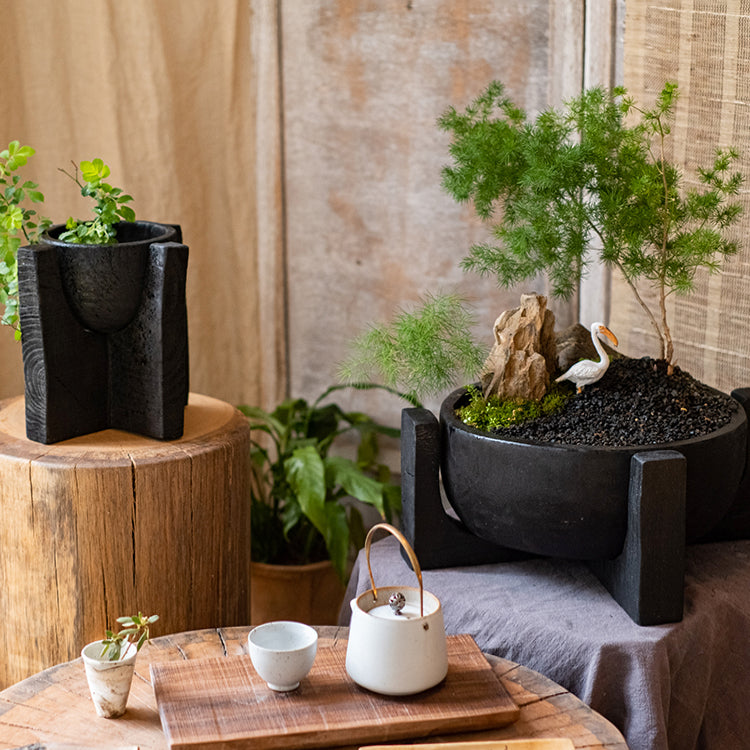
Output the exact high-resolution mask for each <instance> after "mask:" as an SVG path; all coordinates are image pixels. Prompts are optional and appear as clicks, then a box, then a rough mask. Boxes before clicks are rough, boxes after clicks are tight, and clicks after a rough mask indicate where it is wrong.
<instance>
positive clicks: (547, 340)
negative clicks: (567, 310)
mask: <svg viewBox="0 0 750 750" xmlns="http://www.w3.org/2000/svg"><path fill="white" fill-rule="evenodd" d="M554 329H555V316H554V314H553V312H552V311H551V310H548V309H547V298H546V297H544V296H542V295H540V294H523V295H521V306H520V307H517V308H515V309H513V310H506V311H505V312H504V313H503V314H502V315H500V317H499V318H498V319H497V320H496V321H495V326H494V333H495V345H494V346H493V347H492V351H491V352H490V355H489V357H487V361H486V362H485V363H484V368H483V370H482V374H481V376H480V377H481V381H482V388H483V390H484V394H485V396H489V395H492V394H496V395H498V396H499V397H500V398H504V399H507V398H520V399H533V400H536V401H538V400H539V399H541V398H542V397H543V396H544V394H545V393H546V392H547V387H548V386H549V382H550V376H551V375H552V374H553V373H554V371H555V368H556V363H557V351H556V344H555V331H554Z"/></svg>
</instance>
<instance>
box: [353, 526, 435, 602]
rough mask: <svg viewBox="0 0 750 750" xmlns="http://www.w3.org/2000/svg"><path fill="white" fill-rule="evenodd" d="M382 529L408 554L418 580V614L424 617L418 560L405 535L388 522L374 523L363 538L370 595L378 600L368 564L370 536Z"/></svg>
mask: <svg viewBox="0 0 750 750" xmlns="http://www.w3.org/2000/svg"><path fill="white" fill-rule="evenodd" d="M378 529H383V531H387V532H388V533H390V534H393V536H395V537H396V539H398V541H399V542H400V543H401V546H402V547H403V548H404V550H405V551H406V554H407V555H408V556H409V562H410V563H411V566H412V568H414V572H415V573H416V574H417V580H418V581H419V616H420V617H424V587H423V586H422V569H421V568H420V567H419V561H418V560H417V556H416V554H415V553H414V550H413V549H412V547H411V544H409V542H408V541H407V540H406V537H405V536H404V535H403V534H402V533H401V532H400V531H399V530H398V529H397V528H396V527H395V526H391V524H389V523H376V524H375V525H374V526H373V527H372V528H371V529H370V530H369V531H368V532H367V538H366V539H365V557H366V558H367V571H368V572H369V574H370V585H371V586H372V596H373V598H374V599H375V601H377V600H378V590H377V588H375V579H374V578H373V577H372V566H371V565H370V547H371V546H372V537H373V534H374V533H375V531H377V530H378Z"/></svg>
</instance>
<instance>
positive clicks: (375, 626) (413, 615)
mask: <svg viewBox="0 0 750 750" xmlns="http://www.w3.org/2000/svg"><path fill="white" fill-rule="evenodd" d="M378 529H384V530H386V531H388V532H390V533H391V534H393V535H394V536H395V537H396V538H397V539H398V540H399V542H400V543H401V545H402V546H403V547H404V549H405V550H406V553H407V555H408V556H409V561H410V562H411V565H412V567H413V568H414V572H415V573H416V576H417V580H418V582H419V588H412V587H408V586H382V587H380V588H375V581H374V580H373V577H372V567H371V565H370V546H371V544H372V537H373V534H374V532H375V531H377V530H378ZM365 556H366V558H367V569H368V571H369V574H370V583H371V585H372V589H370V590H369V591H365V593H364V594H360V595H359V596H358V597H357V598H356V599H352V601H351V608H352V619H351V624H350V628H349V643H348V646H347V649H346V671H347V672H348V674H349V676H350V677H351V678H352V679H353V680H354V682H356V683H357V684H358V685H360V686H362V687H364V688H367V689H368V690H372V691H374V692H376V693H382V694H384V695H411V694H413V693H419V692H421V691H422V690H427V689H428V688H431V687H434V686H435V685H437V684H438V683H439V682H440V681H441V680H442V679H443V678H444V677H445V675H446V674H447V672H448V655H447V649H446V639H445V625H444V623H443V610H442V607H441V606H440V600H439V599H438V598H437V597H436V596H435V595H434V594H431V593H429V592H428V591H425V590H424V587H423V585H422V571H421V569H420V567H419V562H418V561H417V557H416V555H415V554H414V550H413V549H412V548H411V545H410V544H409V542H408V541H407V540H406V538H405V537H404V535H403V534H402V533H401V532H400V531H399V530H398V529H396V528H394V527H393V526H391V525H390V524H387V523H379V524H376V525H375V526H373V527H372V528H371V529H370V531H369V533H368V534H367V539H366V540H365Z"/></svg>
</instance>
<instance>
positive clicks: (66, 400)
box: [18, 245, 108, 444]
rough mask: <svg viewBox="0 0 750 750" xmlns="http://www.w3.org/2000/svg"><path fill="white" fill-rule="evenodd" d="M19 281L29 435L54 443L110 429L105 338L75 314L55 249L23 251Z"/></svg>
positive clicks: (28, 248) (27, 433)
mask: <svg viewBox="0 0 750 750" xmlns="http://www.w3.org/2000/svg"><path fill="white" fill-rule="evenodd" d="M18 277H19V296H20V298H21V305H20V314H21V330H22V332H23V338H22V343H23V369H24V379H25V398H26V435H27V437H28V438H29V440H35V441H36V442H39V443H46V444H49V443H56V442H58V441H60V440H67V439H68V438H72V437H76V436H77V435H85V434H87V433H90V432H96V431H97V430H103V429H105V428H106V427H108V424H107V341H106V337H105V336H104V335H103V334H99V333H95V332H93V331H87V330H85V329H84V328H83V327H82V326H81V325H80V323H79V322H78V321H77V320H76V319H75V317H74V316H73V313H72V312H71V311H70V307H69V306H68V302H67V300H66V298H65V293H64V291H63V285H62V280H61V278H60V270H59V266H58V263H57V257H56V250H55V248H54V247H51V246H49V245H33V246H29V247H22V248H20V249H19V251H18Z"/></svg>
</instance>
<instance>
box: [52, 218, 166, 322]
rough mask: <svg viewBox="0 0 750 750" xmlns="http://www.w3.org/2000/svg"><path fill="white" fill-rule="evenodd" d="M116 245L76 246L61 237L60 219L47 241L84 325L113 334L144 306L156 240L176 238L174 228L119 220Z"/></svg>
mask: <svg viewBox="0 0 750 750" xmlns="http://www.w3.org/2000/svg"><path fill="white" fill-rule="evenodd" d="M116 227H117V237H118V242H117V243H116V244H114V245H74V244H71V243H68V242H61V241H60V240H59V239H58V237H59V235H60V234H61V233H62V232H63V231H64V230H65V226H64V225H62V224H60V225H57V226H55V227H52V229H50V230H49V232H48V233H47V235H46V236H45V238H44V241H45V243H47V244H49V245H52V246H54V247H55V248H57V261H58V263H59V266H60V278H61V280H62V285H63V290H64V292H65V298H66V299H67V301H68V305H69V306H70V309H71V310H72V311H73V313H74V314H75V316H76V318H77V319H78V321H79V322H80V323H81V325H83V326H84V328H87V329H88V330H90V331H97V332H99V333H113V332H114V331H118V330H120V329H122V328H124V327H125V326H127V325H128V323H130V322H131V321H132V320H133V318H134V317H135V314H136V312H137V311H138V308H139V307H140V305H141V301H142V295H143V287H144V279H145V276H146V265H147V263H148V253H149V248H150V246H151V243H152V242H175V241H179V240H178V233H177V230H176V229H175V228H174V227H171V226H167V225H166V224H157V223H154V222H146V221H135V222H132V223H131V222H119V223H118V224H117V225H116Z"/></svg>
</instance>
